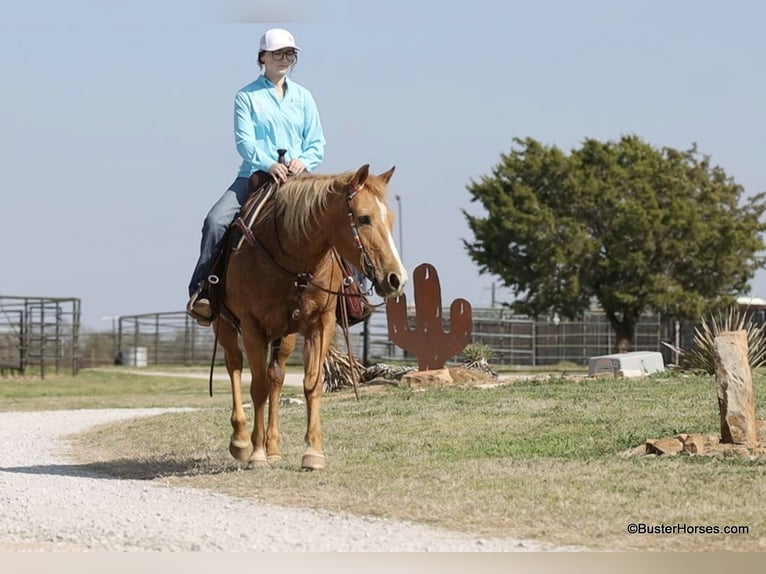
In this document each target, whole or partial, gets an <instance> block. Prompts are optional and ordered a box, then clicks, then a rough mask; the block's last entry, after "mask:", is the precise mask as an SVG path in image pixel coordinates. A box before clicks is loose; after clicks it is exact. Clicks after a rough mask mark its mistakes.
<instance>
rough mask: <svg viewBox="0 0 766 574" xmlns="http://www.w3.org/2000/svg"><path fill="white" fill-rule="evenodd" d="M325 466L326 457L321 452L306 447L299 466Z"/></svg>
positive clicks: (315, 468)
mask: <svg viewBox="0 0 766 574" xmlns="http://www.w3.org/2000/svg"><path fill="white" fill-rule="evenodd" d="M325 466H327V459H326V458H325V456H324V455H323V454H322V453H321V452H317V451H315V450H314V449H308V450H306V452H305V453H303V459H302V460H301V468H304V469H306V470H322V469H323V468H324V467H325Z"/></svg>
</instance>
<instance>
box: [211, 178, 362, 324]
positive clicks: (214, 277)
mask: <svg viewBox="0 0 766 574" xmlns="http://www.w3.org/2000/svg"><path fill="white" fill-rule="evenodd" d="M248 188H249V190H250V193H249V195H248V197H247V199H246V200H245V203H244V204H243V205H242V209H241V210H240V213H239V215H237V217H235V218H234V221H232V223H231V224H230V225H229V227H228V228H227V230H226V233H225V235H224V237H223V240H222V241H221V243H220V245H219V247H218V251H217V253H216V256H215V257H214V258H213V263H212V265H211V267H210V273H209V275H208V278H207V279H206V281H205V284H206V288H207V293H208V298H209V300H210V307H211V309H212V311H213V317H212V319H215V318H216V317H218V315H220V314H221V312H222V310H223V309H224V293H225V288H224V278H225V277H226V267H227V264H228V261H229V256H230V255H231V253H232V252H233V251H236V250H237V249H239V248H240V247H241V245H242V242H243V241H248V243H254V242H255V239H254V238H253V234H252V231H251V229H250V225H252V223H253V221H254V219H255V217H256V216H257V214H258V212H259V211H260V208H261V207H262V205H263V204H264V202H265V201H268V199H269V198H270V197H271V194H272V193H274V192H275V191H276V189H277V188H276V186H275V185H274V181H273V179H272V178H271V175H269V174H268V173H267V172H265V171H256V172H255V173H253V175H251V176H250V179H249V181H248ZM334 255H335V258H336V261H337V263H338V265H339V266H340V269H341V271H342V273H343V282H342V287H341V291H342V294H338V295H337V298H338V300H337V305H336V307H335V316H336V320H337V321H338V324H340V325H342V326H344V328H345V327H346V326H352V325H356V324H358V323H361V322H362V321H364V320H366V319H367V318H368V317H369V316H370V315H372V313H373V312H374V311H375V307H374V306H372V305H371V304H370V302H369V301H368V299H367V297H366V296H365V295H364V294H363V293H362V289H361V287H360V284H359V281H358V280H357V278H356V276H355V274H354V273H353V272H352V271H351V268H350V265H349V264H348V263H347V262H346V261H345V260H343V258H341V257H340V255H338V254H337V253H336V252H334ZM344 314H345V320H344ZM212 319H211V320H212Z"/></svg>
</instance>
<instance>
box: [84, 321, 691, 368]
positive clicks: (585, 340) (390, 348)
mask: <svg viewBox="0 0 766 574" xmlns="http://www.w3.org/2000/svg"><path fill="white" fill-rule="evenodd" d="M408 315H409V319H410V322H411V325H413V326H414V319H415V315H414V309H411V310H410V313H409V314H408ZM444 317H445V321H444V329H445V330H449V328H450V325H449V309H448V308H447V309H445V310H444ZM676 328H679V327H678V326H676ZM98 337H99V338H98V341H100V343H99V344H98V346H99V348H100V351H99V352H98V353H95V352H93V350H92V348H91V351H90V355H91V359H92V361H86V363H88V364H90V363H91V362H92V363H94V364H96V363H101V364H104V363H106V362H114V363H117V364H122V365H128V366H135V367H145V366H151V365H187V366H188V365H202V364H208V365H209V364H210V362H211V360H212V357H213V347H214V341H215V339H214V335H213V331H212V329H211V328H209V327H201V326H199V325H198V324H197V323H196V321H194V320H193V319H191V318H190V317H189V316H188V315H187V314H186V313H185V312H183V311H176V312H168V313H147V314H142V315H131V316H123V317H119V319H118V321H116V322H115V324H114V327H113V332H112V334H111V337H110V339H111V341H108V342H107V341H104V334H100V335H98ZM674 339H677V334H674V332H673V325H665V324H663V322H662V321H661V320H660V317H659V316H647V317H645V318H643V319H642V320H641V321H640V322H639V324H638V325H637V327H636V331H635V333H634V345H633V350H635V351H660V352H662V353H663V354H664V355H667V354H668V351H667V349H666V348H665V347H664V345H662V341H663V340H665V341H670V342H672V341H674ZM349 342H350V346H351V351H352V352H353V354H354V355H355V356H356V357H357V358H359V360H360V361H361V362H362V363H364V364H365V365H371V364H375V363H381V362H383V363H387V362H393V363H398V362H407V361H409V362H414V361H415V357H412V356H408V355H407V353H406V352H405V351H404V350H402V349H401V348H399V347H397V346H396V345H395V344H394V343H393V342H392V341H391V340H390V339H389V336H388V325H387V318H386V312H385V309H384V308H382V307H381V308H379V309H377V310H376V311H375V312H374V313H373V314H372V315H371V317H370V318H369V320H368V321H366V322H365V323H363V324H360V325H356V326H354V327H352V328H351V329H350V332H349ZM471 342H472V343H478V344H482V345H486V346H488V347H489V348H490V349H491V351H492V363H494V364H497V365H519V366H544V365H556V364H560V363H573V364H576V365H587V364H588V360H589V359H590V357H592V356H598V355H603V354H608V353H612V352H614V347H615V342H616V341H615V336H614V331H613V329H612V327H611V325H610V324H609V322H608V320H607V319H606V317H605V316H604V315H603V314H598V313H590V314H587V315H586V316H584V317H583V319H582V320H580V321H558V320H550V321H541V320H532V319H529V318H527V317H521V316H515V315H508V314H507V311H506V312H504V310H502V309H474V310H473V334H472V340H471ZM335 345H336V346H337V347H338V348H339V349H341V350H343V351H344V352H345V340H344V338H343V336H342V333H341V331H340V329H338V330H337V332H336V340H335ZM107 348H111V355H107V356H105V355H104V354H103V352H104V350H105V349H107ZM301 357H302V339H301V337H299V338H298V345H297V348H296V350H295V352H293V354H292V356H291V358H290V363H291V364H300V363H301ZM668 358H669V357H668ZM216 360H217V362H218V363H221V362H222V361H223V356H222V353H220V352H219V353H218V354H217V357H216ZM453 360H455V361H456V360H458V357H454V358H453Z"/></svg>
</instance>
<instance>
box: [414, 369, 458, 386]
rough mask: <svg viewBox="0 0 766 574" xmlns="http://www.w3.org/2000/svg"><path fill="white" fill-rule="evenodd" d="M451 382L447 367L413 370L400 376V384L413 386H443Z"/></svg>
mask: <svg viewBox="0 0 766 574" xmlns="http://www.w3.org/2000/svg"><path fill="white" fill-rule="evenodd" d="M452 383H453V380H452V376H451V375H450V372H449V369H434V370H431V371H413V372H411V373H406V374H405V375H403V376H402V385H403V386H405V387H408V388H413V387H444V386H447V385H451V384H452Z"/></svg>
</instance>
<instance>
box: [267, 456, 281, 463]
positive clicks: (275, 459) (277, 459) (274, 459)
mask: <svg viewBox="0 0 766 574" xmlns="http://www.w3.org/2000/svg"><path fill="white" fill-rule="evenodd" d="M266 460H267V461H268V462H269V464H279V463H280V462H282V455H281V454H270V455H268V456H267V457H266Z"/></svg>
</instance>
